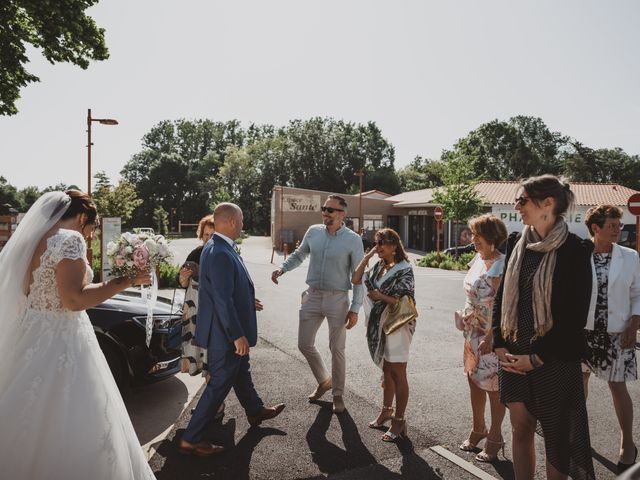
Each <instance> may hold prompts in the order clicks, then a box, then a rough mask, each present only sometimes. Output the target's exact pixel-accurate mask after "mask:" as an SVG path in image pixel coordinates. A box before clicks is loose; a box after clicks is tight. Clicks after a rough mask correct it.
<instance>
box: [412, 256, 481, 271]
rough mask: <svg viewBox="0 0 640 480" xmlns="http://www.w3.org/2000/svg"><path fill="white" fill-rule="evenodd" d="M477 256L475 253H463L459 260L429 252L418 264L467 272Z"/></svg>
mask: <svg viewBox="0 0 640 480" xmlns="http://www.w3.org/2000/svg"><path fill="white" fill-rule="evenodd" d="M474 256H475V252H469V253H463V254H461V255H460V256H459V257H458V258H457V259H456V258H455V257H453V256H452V255H449V254H444V253H440V254H439V253H436V252H429V253H427V254H426V255H425V256H424V257H422V258H420V259H418V261H417V262H416V264H417V265H418V266H420V267H431V268H441V269H443V270H467V269H468V268H469V267H468V264H469V262H470V261H471V260H472V259H473V257H474Z"/></svg>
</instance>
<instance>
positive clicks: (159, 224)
mask: <svg viewBox="0 0 640 480" xmlns="http://www.w3.org/2000/svg"><path fill="white" fill-rule="evenodd" d="M153 224H154V225H155V227H156V232H157V233H159V234H160V235H166V234H167V232H168V231H169V214H168V213H167V211H166V210H165V209H164V208H162V207H156V208H155V209H154V210H153Z"/></svg>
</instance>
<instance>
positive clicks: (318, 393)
mask: <svg viewBox="0 0 640 480" xmlns="http://www.w3.org/2000/svg"><path fill="white" fill-rule="evenodd" d="M331 385H332V382H331V377H329V378H328V379H326V380H325V381H324V382H322V383H319V384H318V386H317V387H316V389H315V390H314V391H313V392H312V393H311V395H309V401H310V402H314V401H316V400H318V399H319V398H320V397H322V396H323V395H324V394H325V393H327V392H328V391H329V390H331Z"/></svg>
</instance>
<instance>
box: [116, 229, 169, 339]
mask: <svg viewBox="0 0 640 480" xmlns="http://www.w3.org/2000/svg"><path fill="white" fill-rule="evenodd" d="M171 256H172V254H171V251H170V250H169V244H168V243H167V241H166V240H165V238H164V237H163V236H162V235H148V234H146V233H129V232H124V233H123V234H122V235H120V237H119V238H118V239H117V240H116V241H112V242H109V243H108V244H107V258H108V259H109V266H110V267H111V274H112V275H114V276H116V277H128V278H134V277H135V276H136V275H137V274H138V272H140V271H143V270H147V269H148V270H150V271H151V285H150V286H149V288H145V287H144V286H141V290H142V298H143V300H144V301H145V303H146V305H147V321H146V334H147V346H149V344H150V343H151V335H152V333H153V309H154V308H155V305H156V300H157V299H158V278H157V276H156V268H157V267H158V265H160V264H161V263H169V259H170V258H171Z"/></svg>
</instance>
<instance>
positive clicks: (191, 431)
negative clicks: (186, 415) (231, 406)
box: [182, 349, 264, 443]
mask: <svg viewBox="0 0 640 480" xmlns="http://www.w3.org/2000/svg"><path fill="white" fill-rule="evenodd" d="M207 359H208V361H209V374H210V375H211V378H210V379H209V383H207V386H206V387H205V389H204V392H202V396H201V397H200V400H199V401H198V405H197V406H196V409H195V411H194V412H193V415H192V417H191V421H190V422H189V425H188V426H187V429H186V431H185V433H184V435H183V436H182V438H183V439H184V440H186V441H187V442H191V443H196V442H199V441H201V440H202V438H203V436H204V434H205V432H206V431H207V427H208V426H209V424H210V423H211V421H212V419H213V418H214V416H215V414H216V412H217V411H218V408H220V405H222V402H224V400H225V398H227V395H229V392H230V391H231V388H233V390H234V391H235V393H236V397H238V401H239V402H240V404H241V405H242V408H244V410H245V412H246V414H247V416H254V415H257V414H258V413H260V411H261V410H262V408H264V403H263V402H262V400H261V399H260V396H259V395H258V392H256V389H255V387H254V386H253V380H252V379H251V367H250V365H249V355H245V356H244V357H241V356H239V355H236V353H235V350H211V349H209V350H208V351H207Z"/></svg>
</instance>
